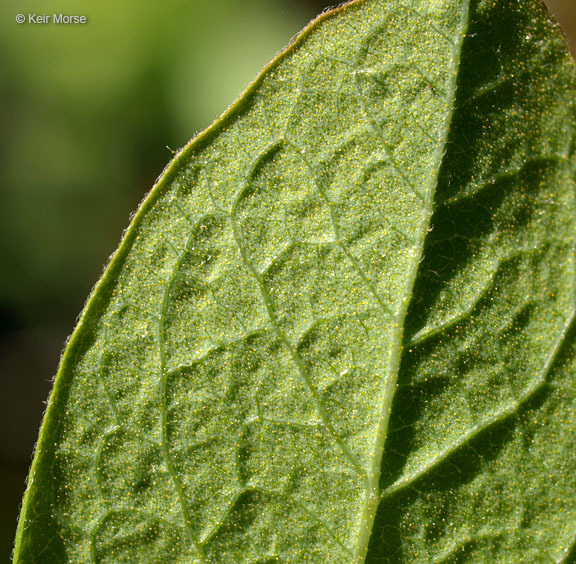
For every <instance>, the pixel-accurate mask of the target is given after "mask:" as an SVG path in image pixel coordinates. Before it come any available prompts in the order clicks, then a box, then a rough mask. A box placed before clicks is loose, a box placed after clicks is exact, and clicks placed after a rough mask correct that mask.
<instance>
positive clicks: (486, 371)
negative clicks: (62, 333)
mask: <svg viewBox="0 0 576 564" xmlns="http://www.w3.org/2000/svg"><path fill="white" fill-rule="evenodd" d="M521 8H522V9H524V8H526V9H528V12H527V14H523V13H522V12H521V10H520V9H521ZM512 17H513V18H514V19H513V20H511V18H512ZM509 20H510V21H514V27H515V29H514V33H511V34H510V37H508V36H507V35H506V33H505V31H506V30H503V29H502V28H503V26H504V25H508V24H504V23H503V22H508V21H509ZM468 26H470V29H469V30H468ZM467 32H468V35H467V36H466V38H464V36H465V34H466V33H467ZM500 40H501V41H502V45H498V46H495V41H496V43H497V41H500ZM541 69H545V70H541ZM551 69H553V72H552V71H551ZM515 76H517V77H518V79H517V80H514V77H515ZM551 77H552V78H551ZM567 81H568V84H566V82H567ZM574 83H575V80H574V65H573V63H572V61H571V60H570V59H569V57H568V55H567V54H566V51H565V47H564V46H563V45H561V43H560V41H559V39H558V36H557V34H556V32H555V31H554V30H551V29H550V24H549V23H548V22H547V21H546V20H545V18H544V17H543V15H542V14H541V13H540V11H539V9H538V10H537V9H535V8H534V6H533V3H532V2H509V3H506V2H505V3H498V5H497V7H495V6H493V3H486V4H485V3H483V2H479V1H474V2H471V6H470V13H469V7H468V2H467V1H456V0H446V1H444V2H428V1H426V2H421V3H413V4H411V5H408V4H407V3H405V2H380V1H376V0H374V1H356V2H351V3H350V4H347V5H345V6H343V7H342V8H340V9H337V10H335V11H333V12H332V13H329V14H326V15H324V16H323V17H322V18H320V19H319V20H317V22H316V23H314V24H312V26H311V27H310V28H308V29H307V30H306V31H305V32H304V33H303V34H302V35H301V36H300V37H299V38H298V39H297V40H296V41H295V43H294V44H293V45H292V46H291V47H289V48H288V49H287V50H286V51H285V52H284V53H283V54H281V55H280V56H279V57H278V58H277V59H276V60H275V61H273V62H272V63H271V64H270V65H269V66H268V67H267V68H266V69H265V71H264V72H263V74H262V75H261V76H260V77H259V78H258V79H257V81H256V82H255V83H254V84H253V85H252V86H251V87H250V88H249V89H248V91H247V92H246V93H245V94H244V95H243V96H242V98H240V99H239V100H238V101H237V102H236V104H235V105H234V106H233V107H232V108H231V109H230V110H229V111H228V112H227V113H226V114H225V115H224V116H223V117H222V118H221V119H220V120H219V121H218V122H217V123H216V124H215V125H214V126H212V127H211V128H210V129H209V130H207V131H206V132H204V133H203V134H202V135H201V136H200V137H199V138H197V139H196V140H194V141H192V142H191V143H190V144H189V145H188V146H187V147H186V148H185V149H184V150H183V151H182V152H181V153H180V154H179V155H178V156H177V157H176V159H175V160H174V162H173V163H172V164H171V165H170V167H169V169H168V170H167V171H166V172H165V174H164V176H163V177H162V179H161V180H160V182H159V183H158V185H157V186H156V187H155V189H154V190H153V192H152V193H151V195H150V196H149V197H148V198H147V200H146V201H145V202H144V204H143V206H142V208H141V210H140V211H139V212H138V214H137V216H136V217H135V219H134V221H133V223H132V225H131V226H130V228H129V230H128V232H127V234H126V236H125V238H124V241H123V243H122V245H121V247H120V249H119V251H118V252H117V254H116V256H115V257H114V259H113V261H112V263H111V265H110V266H109V268H108V270H107V272H106V273H105V275H104V277H103V279H102V280H101V282H100V283H99V285H98V287H97V288H96V290H95V292H94V294H93V296H92V297H91V299H90V302H89V304H88V305H87V308H86V310H85V312H84V314H83V316H82V318H81V320H80V323H79V326H78V328H77V329H76V332H75V334H74V335H73V337H72V340H71V342H70V344H69V346H68V348H67V351H66V353H65V356H64V358H63V361H62V365H61V368H60V371H59V375H58V377H57V380H56V384H55V389H54V392H53V394H52V396H51V400H50V404H49V409H48V412H47V416H46V418H45V422H44V424H43V428H42V433H41V437H40V441H39V445H38V448H37V453H36V457H35V462H34V465H33V468H32V471H31V478H30V484H29V488H28V492H27V494H26V498H25V503H24V507H23V512H22V516H21V520H20V525H19V532H18V536H17V544H16V558H15V560H16V562H35V561H42V562H134V561H142V562H182V563H183V562H186V563H188V562H196V563H199V564H201V563H218V562H239V563H240V562H242V563H246V564H264V563H272V562H286V563H299V562H335V563H338V562H341V563H350V564H352V563H354V564H357V563H358V564H359V563H361V562H364V561H367V562H412V561H416V562H418V561H422V562H424V561H456V560H454V559H457V558H459V557H462V558H469V560H470V561H485V560H482V559H483V558H484V559H486V558H488V559H490V558H491V559H496V560H497V561H501V560H504V561H505V560H507V559H512V560H514V561H526V562H528V561H534V559H535V558H536V559H537V558H538V557H539V555H544V554H554V557H555V558H557V559H558V558H559V557H560V555H561V554H563V552H562V551H564V552H566V551H568V550H571V546H572V545H571V543H570V542H569V538H570V526H571V522H570V520H569V519H568V517H569V515H570V510H569V508H568V506H567V504H566V503H564V504H562V503H559V502H556V503H554V502H553V500H552V498H554V496H558V495H560V493H563V494H564V495H567V491H568V490H569V488H570V486H569V482H568V481H567V479H564V480H563V481H562V482H561V483H560V484H559V485H558V487H557V488H553V492H552V493H551V494H550V495H548V496H546V495H541V496H539V497H538V498H537V500H536V501H535V502H534V504H532V506H531V505H530V503H529V502H528V501H529V500H528V499H527V498H528V497H529V496H528V491H529V489H526V490H522V492H523V493H522V494H518V495H517V498H514V497H513V496H512V494H513V493H514V492H515V491H516V489H517V485H516V484H515V482H514V480H515V479H516V478H517V477H518V476H519V475H521V476H524V477H526V479H527V482H530V480H532V481H531V482H530V483H531V484H533V485H531V486H530V487H531V488H532V490H530V491H540V490H541V489H542V487H543V486H542V480H543V479H544V476H545V474H544V472H543V470H542V468H543V467H542V464H543V461H545V460H546V457H552V456H553V455H554V452H556V450H558V449H559V448H561V449H564V448H566V445H567V443H566V442H565V441H564V442H563V439H562V437H561V430H562V428H564V427H563V426H564V425H566V422H567V421H569V420H570V417H571V415H570V413H571V412H570V405H571V404H570V398H569V397H568V396H567V395H566V390H565V387H566V386H567V385H568V384H566V383H565V382H567V381H569V378H570V374H571V373H572V374H573V371H572V372H570V367H571V365H572V363H573V361H572V358H573V356H571V355H570V352H569V350H570V346H571V344H570V343H572V341H573V338H572V331H573V329H572V319H573V315H574V314H573V312H574V272H573V271H574V264H573V257H574V236H573V234H572V232H573V225H574V202H573V198H574V190H573V188H574V186H573V185H574V170H573V164H572V163H573V132H574V109H573V97H574V96H573V93H574ZM559 100H560V101H559ZM559 124H560V125H561V128H560V132H557V129H558V125H559ZM446 245H448V246H449V251H448V252H446V250H445V249H446ZM409 306H410V310H409V311H408V307H409ZM494 335H496V337H494ZM552 380H554V382H557V384H556V383H555V384H554V386H550V388H551V389H554V390H556V386H558V387H559V390H560V391H558V392H556V391H554V392H550V396H551V398H550V399H546V400H544V399H542V400H541V401H540V400H539V398H541V396H542V397H543V394H545V392H544V390H545V389H546V390H547V389H548V382H549V381H550V382H551V381H552ZM397 384H398V386H397ZM396 390H398V391H397V392H396ZM554 394H556V395H557V396H558V397H557V399H556V400H554V399H553V398H552V396H553V395H554ZM538 401H540V403H538ZM535 404H538V405H537V406H536V407H534V405H535ZM554 410H556V412H555V413H556V415H557V416H558V417H559V419H560V420H561V423H558V424H557V425H556V426H555V425H554V424H549V423H550V422H549V421H548V419H549V418H551V417H553V415H551V414H552V413H553V412H554ZM391 413H392V415H390V414H391ZM534 414H536V418H535V420H536V421H540V420H541V421H542V422H545V423H546V425H543V424H542V425H540V424H537V423H529V422H528V419H529V418H530V416H532V415H534ZM390 417H391V419H390ZM541 427H542V428H545V429H546V430H545V431H541ZM528 428H529V429H528ZM559 445H562V446H561V447H560V446H559ZM531 448H535V449H536V450H538V449H539V450H538V455H537V456H536V461H535V462H534V463H533V464H532V462H529V461H527V459H526V457H527V456H528V455H527V453H528V452H529V451H530V449H531ZM555 449H556V450H555ZM470 453H473V454H474V455H476V453H479V454H477V457H478V460H481V461H482V464H480V463H478V464H477V465H475V464H474V463H470V461H469V458H470V456H472V455H471V454H470ZM518 453H522V456H518ZM485 459H486V462H485ZM555 460H556V464H557V465H558V467H559V468H560V470H561V472H560V473H561V474H562V475H563V476H565V475H567V470H568V469H570V470H571V469H572V466H573V463H571V459H570V457H569V456H564V455H562V456H557V457H556V458H555ZM530 464H532V466H530ZM478 466H481V468H482V471H481V472H480V471H479V470H478ZM453 467H455V468H456V469H457V470H456V471H452V473H451V474H450V472H449V471H448V470H450V469H452V468H453ZM524 468H528V470H525V469H524ZM447 469H448V470H447ZM448 475H449V476H448ZM574 475H576V472H574ZM446 476H448V477H446ZM478 477H479V480H478V479H476V478H478ZM491 480H492V481H493V480H496V482H497V483H498V484H501V485H500V487H499V488H496V490H495V492H496V493H494V492H492V490H490V494H488V493H485V492H486V491H488V490H487V489H486V488H487V487H488V485H489V484H490V483H491ZM479 492H482V494H483V495H484V498H485V499H484V505H482V503H477V502H476V499H477V498H478V496H479V495H480V493H479ZM490 496H492V497H493V498H495V499H497V500H498V501H497V502H496V509H494V508H493V507H491V506H490V503H489V501H488V500H489V499H491V498H490ZM511 496H512V497H511ZM522 496H524V497H522ZM518 499H521V501H522V504H520V505H521V508H522V509H523V510H524V512H522V511H520V512H519V511H518V510H517V508H516V507H515V506H514V503H513V502H514V501H517V500H518ZM398 500H400V501H398ZM544 500H547V501H544ZM538 504H544V505H545V506H546V511H547V512H548V513H549V514H550V515H551V517H550V521H549V522H550V523H552V524H553V525H555V526H556V525H558V523H559V522H560V521H561V520H562V519H565V520H567V522H568V524H567V525H564V526H563V528H562V527H560V528H561V529H562V531H564V532H563V533H562V534H561V535H554V534H552V535H551V536H552V537H554V536H555V537H557V545H555V546H556V548H543V546H542V543H543V541H540V544H539V543H538V542H535V541H534V538H535V537H536V536H537V535H538V534H542V533H539V532H538V531H540V528H541V527H542V526H543V525H542V522H545V521H543V520H542V519H540V518H537V516H536V515H535V509H534V507H536V506H538ZM526 508H527V509H526ZM456 509H459V510H460V511H458V512H456ZM377 511H378V513H377V515H376V512H377ZM480 512H481V513H480ZM499 520H501V521H502V522H503V524H502V526H501V527H499V526H498V522H499ZM519 523H520V525H519ZM533 523H536V524H534V525H533ZM514 526H516V527H517V528H518V527H519V528H521V529H522V531H523V535H520V534H519V533H518V530H520V529H515V528H514ZM572 528H573V527H572ZM518 538H519V539H520V541H518V540H515V539H518ZM549 542H552V539H551V540H550V541H549ZM369 543H370V546H368V545H369ZM526 546H530V547H531V549H530V550H531V552H530V551H526V548H525V547H526ZM526 558H528V559H526ZM529 558H532V560H530V559H529ZM450 559H452V560H450ZM522 559H524V560H522Z"/></svg>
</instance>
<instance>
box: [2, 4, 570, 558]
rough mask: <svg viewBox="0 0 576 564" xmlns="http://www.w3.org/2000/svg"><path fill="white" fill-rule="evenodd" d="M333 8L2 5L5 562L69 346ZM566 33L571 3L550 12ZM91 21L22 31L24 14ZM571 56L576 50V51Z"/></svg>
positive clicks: (248, 5) (3, 550)
mask: <svg viewBox="0 0 576 564" xmlns="http://www.w3.org/2000/svg"><path fill="white" fill-rule="evenodd" d="M332 4H334V2H325V1H322V0H243V1H242V2H238V1H237V0H163V2H148V3H146V2H136V0H124V1H123V2H117V1H115V0H58V1H56V0H54V1H50V2H48V0H30V1H28V2H26V3H25V4H24V3H22V2H20V1H18V0H4V1H3V2H2V6H1V7H0V123H1V124H2V126H1V128H0V264H1V265H2V275H1V276H0V492H1V494H0V499H2V502H1V504H0V560H2V561H6V562H8V561H9V558H10V552H11V547H12V542H13V536H14V531H15V526H16V518H17V512H18V506H19V503H20V499H21V495H22V492H23V488H24V480H25V476H26V473H27V471H28V467H29V464H30V460H31V454H32V449H33V445H34V442H35V440H36V435H37V432H38V427H39V424H40V420H41V416H42V413H43V410H44V405H45V404H44V402H45V399H46V398H47V396H48V393H49V390H50V387H51V381H52V377H53V375H54V374H55V372H56V369H57V364H58V359H59V356H60V353H61V350H62V347H63V343H64V341H65V339H66V337H67V335H69V333H70V331H71V329H72V327H73V325H74V322H75V319H76V317H77V315H78V313H79V312H80V310H81V309H82V305H83V303H84V300H85V299H86V296H87V295H88V293H89V291H90V289H91V287H92V286H93V284H94V283H95V281H96V280H97V278H98V277H99V275H100V274H101V272H102V270H103V267H104V265H105V264H106V262H107V260H108V256H109V255H110V254H111V253H112V252H113V251H114V249H115V248H116V246H117V244H118V241H119V239H120V235H121V233H122V230H123V229H124V228H125V227H126V226H127V224H128V219H129V216H130V213H131V212H133V211H134V210H135V209H136V207H137V205H138V203H139V202H140V201H141V200H142V198H143V197H144V195H145V194H146V193H147V191H148V190H149V189H150V188H151V187H152V185H153V183H154V180H155V179H156V178H157V176H158V175H159V174H160V173H161V172H162V169H163V168H164V166H165V165H166V164H167V163H168V161H169V160H170V158H171V156H172V151H173V150H176V149H178V148H180V147H181V146H182V145H184V144H185V143H186V142H187V141H188V140H189V139H190V138H191V137H193V136H194V135H195V134H196V133H197V132H199V131H200V130H202V129H203V128H205V127H206V126H208V125H209V124H210V123H211V122H212V121H213V120H214V119H215V118H216V117H217V116H218V115H219V114H221V113H222V111H223V110H224V109H225V108H226V107H227V106H228V105H229V104H230V103H232V102H233V101H234V99H235V98H236V96H237V95H238V94H239V93H240V92H241V91H242V90H243V89H244V88H245V87H246V86H247V84H248V83H249V82H250V81H251V80H252V79H253V78H254V77H255V76H256V74H257V72H258V71H259V69H260V68H261V67H262V66H263V65H264V64H266V63H267V62H268V61H269V60H270V59H271V58H272V57H273V56H274V54H275V53H276V52H277V51H278V50H280V49H281V48H282V47H283V46H284V45H286V44H287V43H288V41H289V40H290V38H291V37H292V36H293V35H294V34H296V33H297V32H298V31H299V30H300V29H301V28H302V27H303V26H304V25H305V24H306V23H307V22H308V21H309V20H310V19H311V18H312V17H313V16H315V15H316V14H318V13H319V12H321V11H322V10H323V9H324V8H326V7H328V6H330V5H332ZM548 4H549V6H550V8H551V10H552V11H553V13H555V14H556V15H557V18H558V19H559V20H560V21H561V22H562V25H563V27H564V29H565V31H566V33H567V34H574V33H576V2H575V1H574V0H548ZM54 12H56V13H59V12H62V13H67V14H79V15H86V16H87V17H88V23H87V24H85V25H74V26H63V25H54V24H45V25H43V24H35V25H32V24H28V23H26V24H22V25H18V24H17V23H16V21H15V17H16V15H17V14H19V13H24V14H25V15H27V14H28V13H37V14H44V13H47V14H52V13H54ZM574 44H576V42H575V43H574Z"/></svg>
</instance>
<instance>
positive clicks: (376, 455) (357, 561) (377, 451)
mask: <svg viewBox="0 0 576 564" xmlns="http://www.w3.org/2000/svg"><path fill="white" fill-rule="evenodd" d="M461 10H462V17H461V20H460V28H459V34H458V36H457V38H456V39H457V43H456V44H455V46H454V54H453V64H454V70H453V73H452V77H451V79H450V82H449V89H448V107H447V110H446V115H445V117H444V124H443V128H442V133H441V137H440V139H441V141H440V142H439V143H438V148H437V150H436V152H435V154H434V159H433V163H434V165H433V166H434V170H436V174H435V176H434V179H433V182H431V185H430V186H429V187H428V189H427V190H426V193H425V198H424V203H423V214H422V221H421V225H420V229H419V231H418V241H417V244H416V245H415V248H416V250H417V252H416V253H415V257H414V261H413V263H412V268H411V270H410V272H409V273H408V276H407V278H406V285H405V287H404V292H403V296H404V298H403V299H402V300H401V302H400V308H399V310H398V315H397V316H396V318H395V320H394V328H393V332H392V339H391V350H390V362H389V365H388V373H387V374H386V377H385V383H384V390H383V397H384V401H383V403H382V410H381V416H380V422H379V424H378V429H377V433H376V442H375V445H374V450H373V455H372V465H371V469H370V472H369V475H368V489H367V492H366V497H365V499H364V505H363V508H362V513H361V521H360V532H359V536H358V544H357V546H358V549H357V551H356V556H355V558H354V560H353V563H352V564H362V563H363V562H365V560H366V557H367V556H368V545H369V541H370V536H371V534H372V528H373V526H374V520H375V517H376V511H377V509H378V505H379V503H380V497H381V496H380V487H379V481H380V470H381V466H382V457H383V454H384V445H385V442H386V436H387V434H388V423H389V421H390V414H391V412H392V400H393V398H394V393H395V391H396V384H397V381H398V370H399V368H400V361H401V358H402V342H403V337H404V322H405V319H406V314H407V312H408V307H409V305H410V301H411V300H410V297H411V296H412V292H413V288H414V284H415V282H416V277H417V274H418V267H419V264H420V260H421V258H422V254H423V251H424V243H425V241H426V234H427V232H428V228H429V226H430V219H431V217H432V212H433V204H434V196H435V192H436V187H437V186H438V181H439V174H440V170H441V168H442V162H443V159H444V154H445V149H446V145H447V141H448V136H449V132H450V125H451V123H452V120H453V115H454V109H455V100H456V91H457V82H458V75H459V71H460V60H461V53H462V45H463V43H464V37H465V35H466V31H467V29H468V23H469V11H470V0H463V2H462V7H461Z"/></svg>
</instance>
